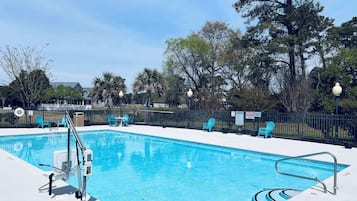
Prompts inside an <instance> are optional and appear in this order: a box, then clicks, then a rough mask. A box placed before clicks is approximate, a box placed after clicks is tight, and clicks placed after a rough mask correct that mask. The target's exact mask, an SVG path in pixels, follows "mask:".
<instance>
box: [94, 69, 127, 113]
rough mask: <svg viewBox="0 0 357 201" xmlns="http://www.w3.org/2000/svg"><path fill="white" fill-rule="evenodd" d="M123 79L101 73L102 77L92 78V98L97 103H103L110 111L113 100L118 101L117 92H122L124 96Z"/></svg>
mask: <svg viewBox="0 0 357 201" xmlns="http://www.w3.org/2000/svg"><path fill="white" fill-rule="evenodd" d="M124 82H125V79H124V78H122V77H120V76H114V75H113V74H112V73H108V72H106V73H103V76H102V77H96V78H94V81H93V85H94V89H93V92H92V98H93V100H94V101H96V102H97V103H98V102H99V101H101V102H104V105H105V106H106V107H108V109H111V108H112V107H113V100H116V99H119V91H120V90H122V91H123V92H124V94H125V92H126V86H125V83H124Z"/></svg>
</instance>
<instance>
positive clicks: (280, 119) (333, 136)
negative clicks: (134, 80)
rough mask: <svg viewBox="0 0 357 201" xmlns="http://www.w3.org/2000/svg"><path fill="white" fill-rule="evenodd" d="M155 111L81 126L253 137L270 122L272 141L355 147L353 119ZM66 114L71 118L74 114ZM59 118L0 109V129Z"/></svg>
mask: <svg viewBox="0 0 357 201" xmlns="http://www.w3.org/2000/svg"><path fill="white" fill-rule="evenodd" d="M157 110H159V109H157ZM157 110H153V109H147V110H140V108H137V109H136V108H133V107H121V108H120V109H119V108H115V109H111V110H105V109H104V110H103V109H102V110H84V111H83V112H84V125H85V126H87V125H104V124H107V118H106V117H107V116H108V115H110V114H114V115H115V116H118V115H119V114H129V115H130V116H131V117H132V118H133V121H132V122H131V123H134V124H144V125H153V126H165V127H179V128H191V129H201V128H202V123H203V122H207V120H208V119H209V118H210V117H214V118H215V119H216V124H215V126H214V128H213V129H214V130H215V131H222V132H231V133H235V132H236V133H243V134H251V135H255V134H256V133H257V131H258V128H259V127H262V126H265V122H267V121H274V123H275V128H274V132H273V137H281V138H289V139H297V140H307V141H315V142H322V143H329V144H338V145H343V146H346V148H347V147H349V148H350V147H352V146H353V147H357V116H356V115H334V114H313V113H279V112H262V114H261V117H260V118H258V117H257V118H254V119H244V126H237V125H236V124H235V119H234V117H232V116H231V111H229V110H215V111H213V110H188V109H167V108H165V109H164V110H165V111H172V112H173V114H168V113H160V112H156V111H157ZM68 112H69V114H70V115H72V114H73V113H74V112H78V111H76V110H72V111H70V110H69V111H68ZM63 114H64V112H63V111H38V110H34V111H32V112H31V116H30V113H29V110H26V115H23V116H22V117H20V118H15V115H14V111H13V110H1V109H0V128H7V127H35V126H37V124H36V121H35V117H36V116H37V115H41V116H43V118H44V120H45V121H50V122H57V121H58V120H60V119H61V118H62V116H63Z"/></svg>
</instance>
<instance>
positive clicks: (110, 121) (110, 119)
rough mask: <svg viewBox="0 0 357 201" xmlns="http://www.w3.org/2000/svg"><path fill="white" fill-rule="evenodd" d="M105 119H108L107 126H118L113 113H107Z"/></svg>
mask: <svg viewBox="0 0 357 201" xmlns="http://www.w3.org/2000/svg"><path fill="white" fill-rule="evenodd" d="M107 119H108V124H109V126H118V125H119V121H118V120H116V119H115V117H114V115H108V117H107Z"/></svg>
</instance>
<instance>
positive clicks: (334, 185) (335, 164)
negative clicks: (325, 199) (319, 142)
mask: <svg viewBox="0 0 357 201" xmlns="http://www.w3.org/2000/svg"><path fill="white" fill-rule="evenodd" d="M322 154H327V155H329V156H331V157H332V158H333V160H334V168H333V194H334V195H336V191H337V159H336V157H335V156H334V155H333V154H331V153H330V152H318V153H312V154H306V155H301V156H293V157H287V158H283V159H279V160H277V161H276V162H275V171H276V172H277V173H279V174H282V175H287V176H292V177H297V178H301V179H307V180H312V181H316V182H319V183H320V184H322V186H323V188H324V192H325V193H326V192H327V188H326V185H325V184H324V183H323V182H322V181H321V180H319V179H318V178H317V177H315V178H313V177H307V176H301V175H297V174H291V173H286V172H281V171H279V168H278V164H279V163H280V162H282V161H286V160H291V159H297V158H305V157H310V156H316V155H322Z"/></svg>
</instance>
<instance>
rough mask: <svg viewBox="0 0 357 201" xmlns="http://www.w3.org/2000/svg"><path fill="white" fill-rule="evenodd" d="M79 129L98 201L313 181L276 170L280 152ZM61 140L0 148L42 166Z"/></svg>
mask: <svg viewBox="0 0 357 201" xmlns="http://www.w3.org/2000/svg"><path fill="white" fill-rule="evenodd" d="M79 134H80V136H81V138H82V140H83V142H84V144H85V146H86V147H87V148H90V149H92V150H93V153H94V160H93V175H92V176H91V177H89V179H88V186H87V191H88V193H89V194H91V195H93V196H94V197H96V198H98V199H100V200H101V201H117V200H121V201H122V200H124V201H139V200H140V201H143V200H145V201H198V200H205V201H217V200H220V201H250V200H251V198H252V196H253V195H254V194H255V193H256V192H258V191H259V190H262V189H263V188H295V189H301V190H303V189H307V188H309V187H311V186H312V185H315V182H311V181H305V180H301V179H295V178H291V177H287V176H283V175H279V174H277V173H276V172H275V169H274V164H275V161H276V160H277V159H280V158H283V156H278V155H271V154H265V153H259V152H252V151H245V150H238V149H230V148H224V147H218V146H209V145H203V144H197V143H189V142H183V141H175V140H168V139H163V138H155V137H149V136H142V135H136V134H130V133H122V132H115V131H106V130H104V131H91V132H85V133H81V132H80V133H79ZM66 143H67V135H66V134H65V133H63V134H46V135H42V134H41V135H28V136H24V135H23V136H10V137H0V148H2V149H4V150H6V151H8V152H10V153H12V154H14V155H16V156H17V157H19V158H22V159H24V160H26V161H27V162H29V163H31V164H33V165H34V166H36V167H38V168H41V169H43V170H44V171H49V170H50V169H48V168H46V167H40V166H39V165H38V164H39V163H45V164H53V152H54V151H55V150H61V149H66ZM72 144H73V143H72ZM281 167H282V169H283V170H284V171H288V172H294V173H301V174H303V175H305V176H312V177H318V178H320V179H326V178H328V177H330V176H332V175H333V165H332V164H330V163H325V162H318V161H312V160H301V159H300V160H298V161H291V162H289V163H282V164H281ZM345 167H346V166H344V165H339V170H341V169H343V168H345ZM75 178H76V177H74V178H73V180H70V181H69V182H70V183H71V184H73V185H74V186H76V180H75Z"/></svg>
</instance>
